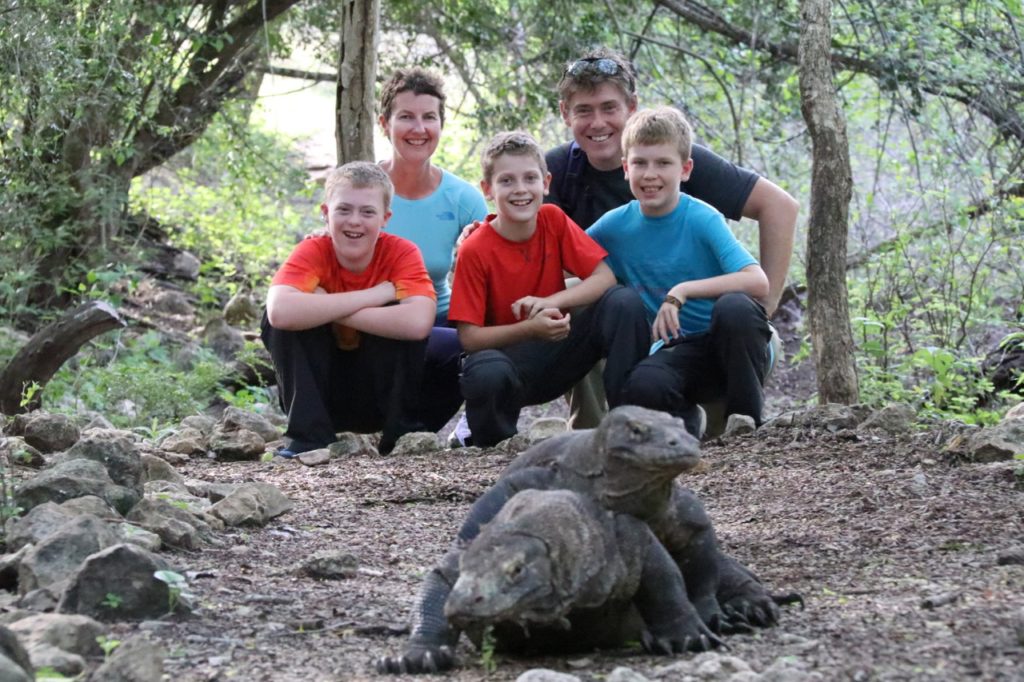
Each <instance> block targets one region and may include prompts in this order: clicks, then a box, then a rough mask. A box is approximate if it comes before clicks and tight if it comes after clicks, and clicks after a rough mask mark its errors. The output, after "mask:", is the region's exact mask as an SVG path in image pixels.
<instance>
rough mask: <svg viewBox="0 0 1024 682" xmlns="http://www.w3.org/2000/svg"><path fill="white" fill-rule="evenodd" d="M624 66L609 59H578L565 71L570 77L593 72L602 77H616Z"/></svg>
mask: <svg viewBox="0 0 1024 682" xmlns="http://www.w3.org/2000/svg"><path fill="white" fill-rule="evenodd" d="M622 70H623V69H622V65H621V64H619V63H618V62H617V61H615V60H614V59H609V58H608V57H584V58H583V59H577V60H576V61H574V62H573V63H572V64H570V65H569V68H567V69H566V70H565V73H566V74H567V75H569V76H573V77H575V76H579V75H582V74H584V73H587V72H588V71H589V72H592V73H599V74H601V75H602V76H615V75H617V74H618V73H619V72H621V71H622Z"/></svg>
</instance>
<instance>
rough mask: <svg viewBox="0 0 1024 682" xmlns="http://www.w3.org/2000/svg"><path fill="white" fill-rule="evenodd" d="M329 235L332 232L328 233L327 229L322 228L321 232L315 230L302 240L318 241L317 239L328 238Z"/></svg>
mask: <svg viewBox="0 0 1024 682" xmlns="http://www.w3.org/2000/svg"><path fill="white" fill-rule="evenodd" d="M329 234H330V232H328V231H327V228H326V227H321V228H320V229H319V230H313V231H312V232H310V233H309V234H307V235H306V236H305V237H303V238H302V239H303V240H306V239H316V238H317V237H326V236H327V235H329Z"/></svg>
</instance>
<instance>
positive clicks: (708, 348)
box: [622, 293, 771, 433]
mask: <svg viewBox="0 0 1024 682" xmlns="http://www.w3.org/2000/svg"><path fill="white" fill-rule="evenodd" d="M770 339H771V329H770V328H769V327H768V317H767V316H766V315H765V311H764V308H763V307H761V304H759V303H757V302H756V301H755V300H754V299H752V298H750V297H749V296H747V295H746V294H737V293H733V294H725V295H723V296H720V297H719V298H718V300H717V301H715V306H714V308H713V310H712V313H711V327H710V328H709V329H708V331H707V332H704V333H701V334H696V335H692V336H687V337H685V338H682V339H680V340H678V341H675V342H673V343H671V344H669V345H667V346H665V347H664V348H662V349H661V350H659V351H658V352H657V353H655V354H654V355H652V356H650V357H648V358H647V359H645V360H643V361H641V362H640V363H639V364H638V365H637V366H636V367H635V368H634V369H633V372H632V374H630V375H629V379H628V380H627V381H626V385H625V388H624V389H623V394H622V402H623V403H625V404H628V405H639V406H641V407H647V408H650V409H652V410H661V411H662V412H668V413H670V414H673V415H675V416H677V417H681V418H682V419H683V420H684V421H686V422H687V427H688V428H690V431H691V433H693V432H695V430H696V427H695V424H693V423H692V422H693V420H694V416H695V413H696V405H697V403H707V402H714V401H719V400H722V399H724V400H725V409H726V414H745V415H748V416H750V417H753V418H754V421H755V422H756V423H757V424H758V426H760V424H761V411H762V409H763V408H764V389H763V386H764V378H765V374H766V373H767V372H768V364H769V363H768V359H769V358H768V342H769V341H770Z"/></svg>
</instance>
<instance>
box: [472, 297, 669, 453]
mask: <svg viewBox="0 0 1024 682" xmlns="http://www.w3.org/2000/svg"><path fill="white" fill-rule="evenodd" d="M650 334H651V332H650V328H649V327H648V326H647V320H646V318H645V316H644V308H643V303H642V302H641V300H640V297H639V296H638V295H637V294H636V292H634V291H633V290H631V289H627V288H625V287H622V286H615V287H612V288H611V289H609V290H608V291H606V292H605V293H604V295H603V296H601V298H600V299H598V300H597V302H595V303H594V304H593V305H591V306H589V307H587V308H586V309H584V310H582V311H578V312H577V313H575V314H573V317H572V321H571V324H570V331H569V336H568V338H566V339H564V340H562V341H558V342H550V341H541V340H537V341H525V342H523V343H517V344H514V345H511V346H506V347H505V348H501V349H488V350H482V351H477V352H475V353H470V354H469V355H468V356H466V357H465V358H464V360H463V366H462V378H461V382H460V383H461V386H462V395H463V397H464V398H465V399H466V419H467V421H468V422H469V428H470V430H471V431H472V432H473V444H474V445H479V446H481V447H488V446H491V445H494V444H496V443H498V442H500V441H502V440H504V439H506V438H510V437H512V436H514V435H515V434H516V430H517V429H516V422H517V421H518V420H519V412H520V410H522V408H523V407H524V406H526V405H539V404H541V403H546V402H548V401H550V400H554V399H555V398H557V397H559V396H561V395H562V394H563V393H565V392H566V391H567V390H568V389H569V388H570V387H571V386H573V385H574V384H575V383H576V382H578V381H579V380H580V379H582V378H583V377H584V376H585V375H586V374H587V372H589V371H590V368H591V367H593V366H594V364H595V363H597V361H598V360H600V359H601V358H607V363H606V364H605V369H604V387H605V392H606V393H607V395H608V404H609V405H610V406H611V407H615V406H617V405H619V404H620V402H621V401H620V399H619V398H620V394H621V392H622V387H623V384H624V382H625V380H626V377H627V376H628V375H629V372H630V370H632V368H633V366H634V365H635V364H636V363H637V362H638V361H639V360H640V359H641V358H644V357H646V356H647V349H648V348H649V346H650Z"/></svg>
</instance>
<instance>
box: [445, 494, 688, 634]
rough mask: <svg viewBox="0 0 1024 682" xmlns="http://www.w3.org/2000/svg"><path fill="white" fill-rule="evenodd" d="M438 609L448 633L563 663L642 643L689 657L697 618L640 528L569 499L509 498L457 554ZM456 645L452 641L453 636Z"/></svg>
mask: <svg viewBox="0 0 1024 682" xmlns="http://www.w3.org/2000/svg"><path fill="white" fill-rule="evenodd" d="M459 568H460V571H459V579H458V580H457V581H456V582H455V585H454V586H453V587H452V591H451V594H449V595H448V599H447V601H446V602H445V607H444V614H445V616H446V617H447V619H448V623H449V624H450V627H451V628H452V629H453V631H455V632H458V631H460V630H461V631H463V632H466V633H467V634H468V635H469V636H470V638H471V639H472V640H473V641H474V643H475V644H476V645H477V646H480V642H481V639H482V635H483V632H484V629H485V628H486V627H488V626H493V627H494V630H493V633H494V641H495V644H496V648H497V650H499V651H513V652H519V653H556V652H557V653H566V652H571V651H586V650H591V649H593V648H595V647H620V646H623V645H624V644H626V643H627V642H633V641H641V642H642V643H643V645H644V648H645V649H646V650H647V651H650V652H652V653H660V654H671V653H673V652H677V651H681V650H685V649H686V648H688V642H687V641H686V640H687V638H688V637H690V636H691V635H690V633H691V632H692V631H693V629H694V624H695V623H696V622H698V619H699V617H698V615H697V613H696V611H695V610H694V608H693V605H692V604H690V602H689V600H688V599H687V597H686V588H685V586H684V585H683V577H682V575H681V574H680V573H679V568H678V567H677V566H676V565H675V563H674V562H673V561H672V558H671V557H670V556H669V555H668V552H666V551H665V548H664V547H663V546H662V545H661V543H660V542H658V540H657V538H655V537H654V534H653V533H652V532H651V530H650V528H648V527H647V525H646V524H645V523H644V522H643V521H640V520H638V519H636V518H634V517H632V516H629V515H628V514H618V513H615V512H610V511H608V510H606V509H604V508H603V507H601V506H600V505H599V504H598V503H597V502H596V501H595V500H594V499H593V498H591V497H589V496H586V495H580V494H579V493H575V492H572V491H569V490H524V491H522V492H519V493H516V494H515V495H514V496H513V497H512V499H510V500H509V501H508V502H507V503H506V504H505V506H504V507H502V509H501V511H499V512H498V514H497V516H495V517H494V520H493V521H491V522H490V523H488V524H487V525H486V526H484V527H483V528H482V529H481V531H480V535H478V536H477V537H476V538H474V540H473V541H472V542H471V543H470V544H469V546H468V547H467V548H466V550H465V551H464V552H463V554H462V559H461V561H460V563H459ZM456 636H457V635H456Z"/></svg>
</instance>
